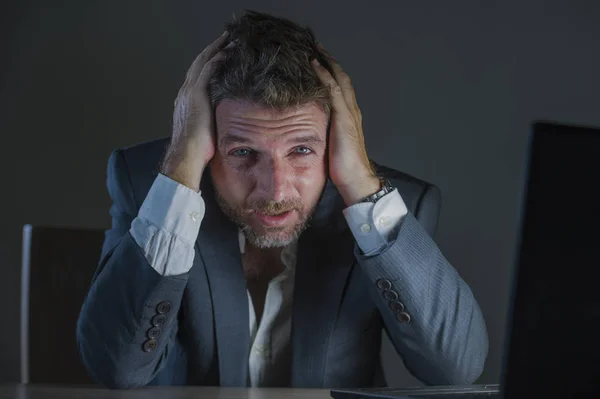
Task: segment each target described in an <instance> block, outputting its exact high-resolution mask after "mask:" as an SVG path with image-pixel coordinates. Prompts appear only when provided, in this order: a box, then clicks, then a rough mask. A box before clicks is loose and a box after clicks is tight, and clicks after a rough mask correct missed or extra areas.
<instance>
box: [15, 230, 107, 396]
mask: <svg viewBox="0 0 600 399" xmlns="http://www.w3.org/2000/svg"><path fill="white" fill-rule="evenodd" d="M103 240H104V231H103V230H100V229H97V230H95V229H74V228H61V227H40V226H31V225H26V226H24V228H23V248H22V249H23V258H22V276H21V284H22V287H21V288H22V289H21V383H35V384H94V381H93V380H92V378H91V377H89V376H88V374H87V371H86V369H85V367H84V365H83V362H82V361H81V360H80V357H79V353H78V351H77V344H76V340H75V326H76V323H77V317H78V315H79V311H80V309H81V305H82V303H83V300H84V298H85V295H86V294H87V292H88V290H89V287H90V284H91V280H92V277H93V274H94V272H95V269H96V265H97V264H98V260H99V259H100V250H101V248H102V241H103Z"/></svg>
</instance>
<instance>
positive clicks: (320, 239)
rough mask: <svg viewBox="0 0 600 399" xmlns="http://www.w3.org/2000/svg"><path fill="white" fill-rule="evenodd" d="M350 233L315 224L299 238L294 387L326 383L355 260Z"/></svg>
mask: <svg viewBox="0 0 600 399" xmlns="http://www.w3.org/2000/svg"><path fill="white" fill-rule="evenodd" d="M348 232H349V231H346V232H344V233H340V232H339V231H338V232H337V233H334V232H331V231H329V233H328V234H323V233H322V232H321V233H319V232H318V231H317V229H315V230H313V231H311V230H310V229H309V230H308V231H307V232H306V233H305V234H303V236H302V237H301V239H300V241H299V243H298V258H297V259H298V260H297V267H296V278H295V288H294V300H293V311H292V313H293V316H292V368H291V372H292V375H291V379H292V387H307V388H308V387H312V388H321V387H323V386H324V382H325V381H324V380H325V373H326V362H327V351H328V347H329V338H330V336H331V332H332V330H333V328H334V325H335V321H336V319H337V315H338V311H339V306H340V303H341V300H342V296H343V293H344V288H345V286H346V280H347V279H348V275H349V273H350V271H351V270H352V266H353V264H354V252H353V245H354V241H353V239H352V237H351V236H349V235H348V234H347V233H348Z"/></svg>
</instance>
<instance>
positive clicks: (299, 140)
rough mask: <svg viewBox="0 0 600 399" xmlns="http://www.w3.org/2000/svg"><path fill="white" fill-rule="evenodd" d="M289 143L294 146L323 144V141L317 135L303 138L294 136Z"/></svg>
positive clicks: (303, 136)
mask: <svg viewBox="0 0 600 399" xmlns="http://www.w3.org/2000/svg"><path fill="white" fill-rule="evenodd" d="M287 142H288V143H294V144H321V143H323V142H324V141H323V139H322V138H320V137H319V136H317V135H316V134H309V135H302V136H294V137H292V138H290V139H289V140H287Z"/></svg>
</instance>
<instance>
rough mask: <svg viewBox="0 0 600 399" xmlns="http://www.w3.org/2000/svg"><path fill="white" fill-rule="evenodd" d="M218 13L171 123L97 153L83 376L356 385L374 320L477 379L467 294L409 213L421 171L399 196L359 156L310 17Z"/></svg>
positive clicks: (437, 363)
mask: <svg viewBox="0 0 600 399" xmlns="http://www.w3.org/2000/svg"><path fill="white" fill-rule="evenodd" d="M226 29H227V32H226V33H225V34H223V36H221V37H220V38H218V39H217V40H216V41H215V42H214V43H212V44H211V45H209V46H208V47H207V48H206V49H205V50H204V51H203V52H202V53H201V54H200V55H199V56H198V58H197V59H196V60H195V61H194V62H193V64H192V66H191V67H190V69H189V71H188V73H187V76H186V79H185V82H184V84H183V86H182V87H181V90H180V91H179V94H178V96H177V99H176V101H175V111H174V118H173V119H174V123H173V133H172V137H171V139H170V140H169V141H166V140H159V141H154V142H151V143H146V144H142V145H138V146H135V147H132V148H128V149H125V150H119V151H115V152H114V153H113V154H112V156H111V158H110V161H109V166H108V183H107V184H108V189H109V192H110V195H111V197H112V200H113V205H112V208H111V215H112V220H113V225H112V228H111V229H110V230H108V231H107V232H106V239H105V242H104V246H103V250H102V259H101V262H100V265H99V267H98V270H97V272H96V275H95V277H94V280H93V283H92V286H91V288H90V291H89V294H88V295H87V297H86V300H85V302H84V304H83V307H82V310H81V314H80V317H79V321H78V326H77V338H78V346H79V350H80V352H81V355H82V359H83V361H84V363H85V365H86V367H87V368H88V370H89V372H90V374H91V375H92V376H93V377H94V378H95V379H96V380H97V381H99V382H100V383H102V384H104V385H105V386H108V387H113V388H131V387H139V386H144V385H148V384H152V385H187V384H189V385H221V386H294V387H327V388H332V387H359V386H372V385H376V384H382V383H383V380H382V373H381V368H380V360H379V351H380V344H381V332H382V328H385V329H386V330H387V332H388V333H389V335H390V337H391V339H392V341H393V343H394V346H395V348H396V349H397V351H398V353H399V354H400V356H401V357H402V359H403V361H404V363H405V365H406V366H407V368H408V369H409V370H410V371H411V372H412V373H413V374H414V375H415V376H416V377H417V378H419V379H420V380H421V381H423V382H424V383H427V384H470V383H472V382H474V381H475V380H476V379H477V378H478V376H479V375H480V373H481V371H482V368H483V364H484V361H485V358H486V356H487V350H488V342H487V333H486V328H485V324H484V320H483V317H482V315H481V311H480V309H479V307H478V305H477V303H476V301H475V299H474V298H473V295H472V293H471V290H470V289H469V287H468V286H467V284H466V283H465V282H464V281H463V280H462V279H461V278H460V277H459V276H458V274H457V273H456V271H455V270H454V269H453V268H452V266H451V265H450V264H449V263H448V262H447V260H446V259H445V258H444V257H443V256H442V254H441V253H440V251H439V249H438V248H437V246H436V245H435V243H434V242H433V240H432V239H431V238H430V235H429V234H428V232H427V231H426V230H425V228H424V227H423V226H424V225H427V226H428V228H429V230H433V229H434V227H432V226H431V223H428V222H427V221H423V223H424V224H422V223H420V222H419V221H418V220H417V217H416V216H415V214H416V213H421V214H424V213H426V211H427V209H426V208H427V207H428V206H429V205H428V204H429V203H435V202H436V199H437V196H438V195H439V192H438V191H437V189H435V188H434V187H432V186H427V185H424V184H421V183H420V182H419V181H416V180H415V181H414V182H410V184H409V185H408V186H407V187H409V190H406V191H405V192H406V193H407V194H406V195H405V198H403V196H402V194H400V193H399V191H398V190H397V189H396V187H395V184H396V183H397V184H399V183H398V182H399V180H398V179H395V178H394V176H392V175H389V176H386V175H385V173H384V176H381V175H378V173H379V172H378V171H377V170H374V167H373V165H372V164H371V162H370V161H369V158H368V157H367V154H366V151H365V144H364V139H363V132H362V122H361V114H360V110H359V108H358V105H357V102H356V98H355V96H354V91H353V89H352V86H351V83H350V80H349V78H348V76H347V75H346V74H345V73H344V72H343V71H342V69H341V67H340V65H339V64H338V63H337V62H336V61H335V60H334V59H333V58H331V57H330V56H329V55H327V53H326V52H325V51H324V50H323V48H322V47H320V46H319V45H318V44H317V43H316V42H315V40H314V37H313V35H312V33H311V32H310V30H308V29H305V28H300V27H298V26H297V25H295V24H293V23H292V22H290V21H287V20H284V19H279V18H274V17H271V16H268V15H264V14H259V13H254V12H248V13H246V14H245V15H244V16H243V17H241V18H240V19H239V20H235V21H233V22H230V23H229V24H228V25H227V27H226ZM165 148H166V150H165ZM163 152H164V154H163ZM161 160H162V162H161ZM385 177H388V178H391V180H390V179H387V180H386V179H385ZM405 199H407V200H406V201H405ZM408 199H409V200H410V204H409V205H410V209H413V211H412V212H411V211H409V207H407V204H408V203H409V202H408ZM419 209H420V211H419ZM433 224H434V223H433ZM431 233H432V231H431Z"/></svg>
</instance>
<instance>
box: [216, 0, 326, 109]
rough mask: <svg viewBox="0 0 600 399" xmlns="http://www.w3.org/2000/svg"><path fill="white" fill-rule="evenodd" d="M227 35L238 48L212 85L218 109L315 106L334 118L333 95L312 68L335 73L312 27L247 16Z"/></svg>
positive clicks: (227, 27) (230, 25) (253, 14)
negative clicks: (240, 104) (230, 104)
mask: <svg viewBox="0 0 600 399" xmlns="http://www.w3.org/2000/svg"><path fill="white" fill-rule="evenodd" d="M225 30H227V31H228V32H229V39H230V40H232V41H234V42H235V43H236V45H235V46H234V47H233V48H231V49H230V50H229V51H228V53H227V57H226V58H225V60H224V61H223V63H222V64H221V66H220V68H219V69H218V70H217V71H216V72H215V73H214V75H213V77H212V78H211V80H210V82H209V90H210V96H211V101H212V104H213V106H216V105H217V104H218V103H219V101H221V100H223V99H235V100H242V101H248V102H251V103H253V104H257V105H260V106H263V107H266V108H271V109H274V110H277V111H283V110H286V109H290V108H293V107H296V106H301V105H304V104H307V103H312V102H314V103H317V105H320V106H321V107H322V109H323V110H324V111H325V112H326V114H327V115H329V114H330V109H331V97H330V94H329V90H328V88H327V87H326V86H325V85H324V84H323V83H322V82H321V81H320V80H319V78H318V76H317V75H316V73H315V72H314V70H313V68H312V66H311V64H310V62H311V61H312V59H313V58H317V59H318V60H319V62H321V65H324V66H325V67H326V68H328V69H330V67H329V63H328V62H327V60H326V58H325V57H324V56H323V55H322V54H321V52H320V51H319V49H318V47H317V42H316V40H315V36H314V34H313V32H312V30H311V29H310V28H309V27H301V26H299V25H297V24H296V23H294V22H292V21H290V20H288V19H285V18H278V17H274V16H271V15H268V14H263V13H258V12H255V11H249V10H247V11H245V13H244V15H242V16H241V17H240V18H235V17H234V18H233V20H231V21H230V22H227V23H226V24H225Z"/></svg>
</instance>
